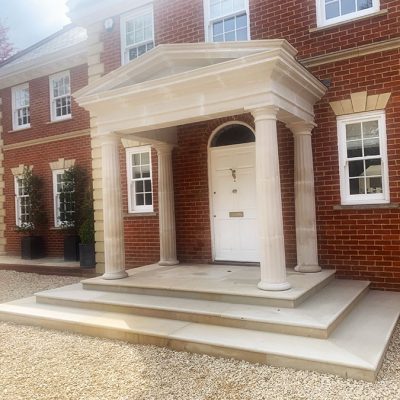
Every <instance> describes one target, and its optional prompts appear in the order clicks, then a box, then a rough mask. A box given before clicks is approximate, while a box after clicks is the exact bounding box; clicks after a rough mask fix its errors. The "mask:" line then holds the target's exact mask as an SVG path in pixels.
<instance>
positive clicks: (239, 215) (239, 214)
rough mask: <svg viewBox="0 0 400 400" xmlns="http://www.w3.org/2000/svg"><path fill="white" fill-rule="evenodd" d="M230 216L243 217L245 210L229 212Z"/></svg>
mask: <svg viewBox="0 0 400 400" xmlns="http://www.w3.org/2000/svg"><path fill="white" fill-rule="evenodd" d="M229 217H230V218H243V217H244V212H243V211H232V212H230V213H229Z"/></svg>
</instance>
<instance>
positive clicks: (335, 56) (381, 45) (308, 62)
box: [300, 38, 400, 68]
mask: <svg viewBox="0 0 400 400" xmlns="http://www.w3.org/2000/svg"><path fill="white" fill-rule="evenodd" d="M398 48H400V38H395V39H390V40H384V41H382V42H377V43H371V44H366V45H363V46H359V47H355V48H353V49H346V50H340V51H335V52H334V53H329V54H323V55H320V56H316V57H310V58H305V59H303V60H300V62H301V64H303V65H304V66H305V67H307V68H311V67H316V66H318V65H324V64H330V63H333V62H337V61H342V60H347V59H349V58H354V57H361V56H365V55H368V54H374V53H380V52H383V51H388V50H393V49H398Z"/></svg>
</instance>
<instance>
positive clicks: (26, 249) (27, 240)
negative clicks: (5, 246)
mask: <svg viewBox="0 0 400 400" xmlns="http://www.w3.org/2000/svg"><path fill="white" fill-rule="evenodd" d="M44 256H45V247H44V240H43V238H42V237H41V236H24V237H22V238H21V258H22V259H23V260H34V259H37V258H43V257H44Z"/></svg>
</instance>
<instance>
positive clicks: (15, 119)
mask: <svg viewBox="0 0 400 400" xmlns="http://www.w3.org/2000/svg"><path fill="white" fill-rule="evenodd" d="M26 89H28V96H29V104H28V105H27V106H24V107H17V93H18V91H21V90H26ZM11 97H12V121H13V130H14V131H18V130H20V129H26V128H30V127H31V123H30V106H31V101H30V93H29V83H24V84H23V85H19V86H14V87H13V88H12V89H11ZM24 108H27V109H28V116H29V122H28V123H27V124H22V125H19V124H18V111H19V110H22V109H24Z"/></svg>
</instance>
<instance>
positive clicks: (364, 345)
mask: <svg viewBox="0 0 400 400" xmlns="http://www.w3.org/2000/svg"><path fill="white" fill-rule="evenodd" d="M338 296H340V295H339V294H338ZM315 297H316V296H314V299H315ZM82 305H83V304H82ZM305 306H307V304H305ZM399 310H400V296H399V294H397V293H390V292H378V291H371V292H368V293H367V294H366V295H365V296H364V297H363V298H362V299H361V301H359V302H358V303H357V304H356V305H355V306H354V308H353V309H352V310H351V312H350V313H349V314H348V315H347V317H346V318H344V319H343V320H342V321H341V323H340V324H339V325H338V326H337V327H336V329H335V330H334V331H333V332H332V333H331V335H330V336H329V337H328V338H327V339H320V338H312V337H304V336H295V335H288V334H283V333H275V332H262V331H259V330H254V329H242V328H235V327H226V326H217V325H210V324H204V323H196V322H189V321H182V320H175V319H169V318H168V319H167V318H160V317H151V316H143V315H135V314H130V313H126V312H123V313H122V312H111V311H105V310H101V311H100V310H96V309H89V308H80V307H70V306H69V307H67V306H60V305H52V304H45V303H41V302H36V298H35V297H31V298H27V299H22V300H18V301H14V302H11V303H7V304H2V305H0V319H2V320H6V321H11V322H16V323H22V324H29V325H38V326H43V327H47V328H54V329H61V330H70V331H73V332H78V333H83V334H87V335H92V336H100V337H107V338H112V339H119V340H126V341H129V342H132V343H141V344H153V345H157V346H165V347H169V348H172V349H175V350H184V351H190V352H196V353H205V354H209V355H214V356H223V357H232V358H237V359H244V360H248V361H252V362H259V363H266V364H269V365H275V366H284V367H293V368H299V369H312V370H317V371H321V372H327V373H334V374H338V375H341V376H344V377H351V378H354V379H365V380H370V381H373V380H374V379H375V377H376V373H377V371H378V370H379V367H380V364H381V362H382V360H383V356H384V353H385V350H386V346H387V345H388V343H389V340H390V336H391V333H392V332H393V329H394V327H395V324H396V322H397V320H398V317H399Z"/></svg>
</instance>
